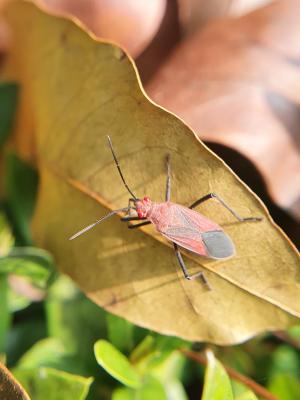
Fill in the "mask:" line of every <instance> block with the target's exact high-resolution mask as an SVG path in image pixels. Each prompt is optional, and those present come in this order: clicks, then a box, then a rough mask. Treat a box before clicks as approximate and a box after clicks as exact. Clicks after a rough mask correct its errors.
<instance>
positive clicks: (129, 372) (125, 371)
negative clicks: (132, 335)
mask: <svg viewBox="0 0 300 400" xmlns="http://www.w3.org/2000/svg"><path fill="white" fill-rule="evenodd" d="M94 352H95V356H96V360H97V362H98V364H100V365H101V366H102V367H103V368H104V369H105V370H106V371H107V372H108V373H109V374H110V375H111V376H113V377H114V378H115V379H117V380H118V381H120V382H122V383H123V384H124V385H126V386H129V387H133V388H137V387H139V386H141V377H140V376H139V375H138V373H137V372H136V370H135V369H134V368H133V367H132V365H131V364H130V362H129V360H128V358H127V357H125V356H124V354H122V353H120V352H119V350H117V349H116V348H115V347H114V346H113V345H112V344H110V343H109V342H107V341H106V340H98V341H97V342H96V343H95V345H94Z"/></svg>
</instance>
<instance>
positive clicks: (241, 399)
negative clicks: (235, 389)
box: [235, 390, 258, 400]
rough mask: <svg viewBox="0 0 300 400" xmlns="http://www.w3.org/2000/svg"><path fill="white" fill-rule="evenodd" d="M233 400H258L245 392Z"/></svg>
mask: <svg viewBox="0 0 300 400" xmlns="http://www.w3.org/2000/svg"><path fill="white" fill-rule="evenodd" d="M235 400H258V399H257V397H256V396H255V394H254V393H253V392H251V391H250V390H247V391H246V392H244V393H242V394H240V395H239V396H238V397H237V398H236V399H235Z"/></svg>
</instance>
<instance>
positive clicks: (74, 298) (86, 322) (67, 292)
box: [46, 276, 106, 376]
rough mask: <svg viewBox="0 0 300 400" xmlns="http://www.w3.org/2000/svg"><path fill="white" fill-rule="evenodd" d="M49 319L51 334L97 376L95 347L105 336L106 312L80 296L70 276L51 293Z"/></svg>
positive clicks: (48, 307) (47, 303)
mask: <svg viewBox="0 0 300 400" xmlns="http://www.w3.org/2000/svg"><path fill="white" fill-rule="evenodd" d="M46 318H47V329H48V333H49V335H50V336H53V337H56V338H59V339H60V340H61V341H62V343H63V345H64V346H65V348H66V349H67V350H68V351H70V352H72V353H74V354H76V355H77V356H78V358H80V359H81V360H82V362H84V365H85V366H86V368H87V370H88V371H89V374H91V375H94V374H96V373H98V372H99V367H98V364H97V362H96V360H95V356H94V351H93V344H94V343H95V342H96V340H97V339H98V338H99V337H103V336H104V335H105V334H106V320H105V311H104V310H103V309H101V308H99V307H98V306H96V305H95V304H94V303H92V302H91V301H90V300H89V299H87V298H86V297H85V296H84V295H83V294H82V293H80V292H79V290H78V289H77V287H76V286H75V285H74V284H73V282H72V281H71V280H70V279H69V278H68V277H66V276H60V277H59V278H58V279H57V280H56V281H55V283H54V284H53V285H51V287H50V289H49V290H48V296H47V299H46ZM103 375H104V376H106V373H105V372H104V371H103Z"/></svg>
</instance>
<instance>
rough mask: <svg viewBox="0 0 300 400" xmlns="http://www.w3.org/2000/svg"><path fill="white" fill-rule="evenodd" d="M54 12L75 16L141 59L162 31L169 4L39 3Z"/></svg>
mask: <svg viewBox="0 0 300 400" xmlns="http://www.w3.org/2000/svg"><path fill="white" fill-rule="evenodd" d="M39 2H40V3H42V4H45V5H46V6H47V7H48V8H49V9H50V10H52V11H55V12H60V13H62V14H64V15H66V14H69V15H74V16H75V17H77V18H78V19H79V20H80V21H82V22H83V23H84V24H85V25H86V26H87V27H88V28H89V29H90V30H91V31H92V32H93V33H94V34H95V35H96V36H98V37H100V38H103V39H109V40H113V41H115V42H116V43H119V44H120V45H121V46H123V47H124V48H125V49H127V51H128V52H129V54H131V56H132V57H137V56H138V55H139V54H140V53H141V52H142V51H143V50H144V49H145V48H146V47H147V45H148V44H149V43H150V42H151V40H152V39H153V37H154V36H155V34H156V32H157V31H158V29H159V27H160V24H161V21H162V18H163V16H164V12H165V9H166V0H151V1H147V0H139V1H135V0H97V1H95V0H76V1H72V0H39Z"/></svg>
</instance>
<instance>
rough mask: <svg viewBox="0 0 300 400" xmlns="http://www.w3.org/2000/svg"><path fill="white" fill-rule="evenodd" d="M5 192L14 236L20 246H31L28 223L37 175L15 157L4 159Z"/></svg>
mask: <svg viewBox="0 0 300 400" xmlns="http://www.w3.org/2000/svg"><path fill="white" fill-rule="evenodd" d="M5 172H6V174H5V192H6V196H7V202H8V207H9V211H10V214H11V218H12V220H13V223H14V228H15V231H16V236H17V238H18V241H19V243H20V244H22V245H24V244H26V245H31V244H32V238H31V232H30V221H31V217H32V214H33V210H34V206H35V199H36V193H37V185H38V174H37V172H36V170H35V169H33V168H32V167H31V166H30V165H29V164H27V163H25V162H24V161H22V160H21V159H20V158H18V157H17V155H15V154H13V153H9V154H7V155H6V158H5Z"/></svg>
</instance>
